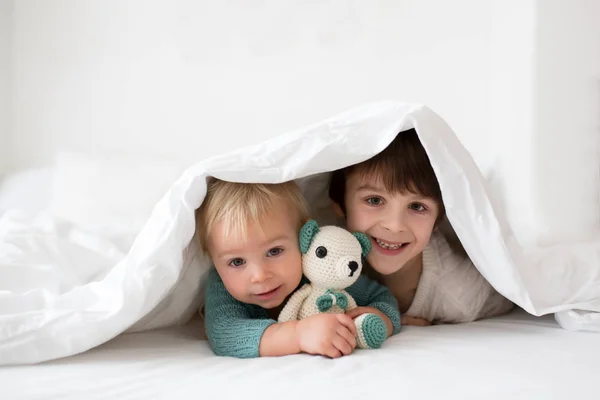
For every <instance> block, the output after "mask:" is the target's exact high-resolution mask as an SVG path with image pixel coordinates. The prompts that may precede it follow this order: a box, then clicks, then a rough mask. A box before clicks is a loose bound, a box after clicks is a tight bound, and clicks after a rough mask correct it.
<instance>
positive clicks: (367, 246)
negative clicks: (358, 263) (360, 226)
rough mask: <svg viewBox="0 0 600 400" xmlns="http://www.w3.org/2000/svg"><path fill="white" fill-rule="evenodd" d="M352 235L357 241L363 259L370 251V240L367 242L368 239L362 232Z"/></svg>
mask: <svg viewBox="0 0 600 400" xmlns="http://www.w3.org/2000/svg"><path fill="white" fill-rule="evenodd" d="M353 235H354V237H355V238H357V239H358V242H359V243H360V247H361V248H362V255H363V257H366V256H367V254H369V252H370V251H371V240H369V237H368V236H367V235H365V234H364V233H362V232H354V233H353Z"/></svg>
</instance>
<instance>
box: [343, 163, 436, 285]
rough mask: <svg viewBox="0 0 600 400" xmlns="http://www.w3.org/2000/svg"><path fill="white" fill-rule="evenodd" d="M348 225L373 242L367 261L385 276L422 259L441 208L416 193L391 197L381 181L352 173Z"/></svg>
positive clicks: (347, 197) (348, 181) (348, 182)
mask: <svg viewBox="0 0 600 400" xmlns="http://www.w3.org/2000/svg"><path fill="white" fill-rule="evenodd" d="M345 206H346V225H347V229H348V230H350V231H358V232H364V233H365V234H367V235H368V236H369V237H370V239H371V244H372V245H373V248H372V250H371V251H370V252H369V254H368V255H367V261H368V262H369V264H370V265H371V267H373V269H375V270H376V271H377V272H379V273H380V274H383V275H389V274H392V273H394V272H396V271H398V270H400V269H401V268H402V267H403V266H404V265H406V264H407V263H408V262H409V261H410V260H412V259H413V258H414V257H416V256H418V255H419V254H420V253H421V252H422V251H423V249H424V248H425V246H426V245H427V243H429V239H430V237H431V232H432V231H433V228H434V225H435V222H436V218H437V215H438V205H437V203H436V202H435V201H434V200H433V199H431V198H425V197H421V196H419V195H415V194H412V193H407V194H401V193H390V192H389V191H387V190H386V189H385V187H384V186H383V184H382V183H381V182H380V181H379V180H378V179H372V177H370V176H363V174H360V173H356V172H355V173H351V174H350V175H349V176H348V178H347V179H346V193H345Z"/></svg>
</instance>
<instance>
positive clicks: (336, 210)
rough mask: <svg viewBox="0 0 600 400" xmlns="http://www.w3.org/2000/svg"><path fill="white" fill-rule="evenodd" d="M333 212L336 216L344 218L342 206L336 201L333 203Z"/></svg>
mask: <svg viewBox="0 0 600 400" xmlns="http://www.w3.org/2000/svg"><path fill="white" fill-rule="evenodd" d="M333 213H334V214H335V216H336V217H338V218H346V215H345V214H344V211H343V210H342V207H340V205H339V204H338V203H333Z"/></svg>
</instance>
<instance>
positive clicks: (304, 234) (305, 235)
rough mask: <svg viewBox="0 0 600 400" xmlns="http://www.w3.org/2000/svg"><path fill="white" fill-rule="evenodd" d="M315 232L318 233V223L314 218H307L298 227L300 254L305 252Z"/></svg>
mask: <svg viewBox="0 0 600 400" xmlns="http://www.w3.org/2000/svg"><path fill="white" fill-rule="evenodd" d="M317 233H319V224H317V221H315V220H314V219H311V220H309V221H308V222H307V223H305V224H304V226H303V227H302V229H300V251H301V252H302V254H306V252H307V251H308V248H309V247H310V244H311V243H312V241H313V238H314V237H315V235H316V234H317Z"/></svg>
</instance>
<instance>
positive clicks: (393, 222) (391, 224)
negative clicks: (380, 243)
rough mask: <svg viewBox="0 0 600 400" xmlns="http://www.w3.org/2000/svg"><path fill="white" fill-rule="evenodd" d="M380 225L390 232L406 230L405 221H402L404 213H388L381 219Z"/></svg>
mask: <svg viewBox="0 0 600 400" xmlns="http://www.w3.org/2000/svg"><path fill="white" fill-rule="evenodd" d="M382 225H383V227H384V228H385V229H387V230H388V231H391V232H402V231H404V230H406V223H405V221H404V215H403V214H402V213H399V214H398V213H396V214H395V215H388V216H387V217H386V218H384V220H383V221H382Z"/></svg>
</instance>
